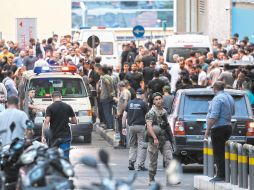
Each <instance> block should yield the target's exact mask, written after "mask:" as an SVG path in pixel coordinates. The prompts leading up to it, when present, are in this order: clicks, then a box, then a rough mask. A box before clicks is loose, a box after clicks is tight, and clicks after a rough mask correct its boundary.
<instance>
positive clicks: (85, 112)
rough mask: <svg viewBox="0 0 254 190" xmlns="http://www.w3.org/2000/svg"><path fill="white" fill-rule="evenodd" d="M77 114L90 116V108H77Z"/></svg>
mask: <svg viewBox="0 0 254 190" xmlns="http://www.w3.org/2000/svg"><path fill="white" fill-rule="evenodd" d="M78 116H79V117H80V116H92V110H79V111H78Z"/></svg>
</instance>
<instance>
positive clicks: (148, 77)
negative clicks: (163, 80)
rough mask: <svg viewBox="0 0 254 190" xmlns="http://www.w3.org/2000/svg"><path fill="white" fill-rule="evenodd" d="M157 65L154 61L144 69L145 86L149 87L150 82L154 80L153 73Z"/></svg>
mask: <svg viewBox="0 0 254 190" xmlns="http://www.w3.org/2000/svg"><path fill="white" fill-rule="evenodd" d="M155 65H156V63H155V61H152V62H151V63H150V66H149V67H145V68H143V77H144V81H145V85H147V84H148V82H149V81H150V80H152V79H153V72H154V70H155Z"/></svg>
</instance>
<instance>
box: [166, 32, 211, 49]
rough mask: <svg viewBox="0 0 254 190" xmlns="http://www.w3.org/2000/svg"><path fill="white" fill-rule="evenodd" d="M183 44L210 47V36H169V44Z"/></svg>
mask: <svg viewBox="0 0 254 190" xmlns="http://www.w3.org/2000/svg"><path fill="white" fill-rule="evenodd" d="M183 45H192V46H193V47H209V46H210V40H209V36H207V35H200V34H177V35H170V36H168V38H167V46H169V47H180V46H183Z"/></svg>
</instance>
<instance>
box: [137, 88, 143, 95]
mask: <svg viewBox="0 0 254 190" xmlns="http://www.w3.org/2000/svg"><path fill="white" fill-rule="evenodd" d="M136 94H139V95H141V94H144V91H143V89H142V88H139V89H137V91H136Z"/></svg>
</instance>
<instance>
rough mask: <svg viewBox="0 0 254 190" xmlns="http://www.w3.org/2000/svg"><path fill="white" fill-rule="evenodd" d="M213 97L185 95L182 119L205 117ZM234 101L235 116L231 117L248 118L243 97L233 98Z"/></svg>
mask: <svg viewBox="0 0 254 190" xmlns="http://www.w3.org/2000/svg"><path fill="white" fill-rule="evenodd" d="M213 97H214V96H213V95H202V96H201V95H187V96H185V99H184V109H183V111H184V117H201V118H204V117H206V114H207V112H208V106H209V103H210V102H211V101H212V99H213ZM233 98H234V100H235V115H234V116H233V117H248V110H247V106H246V101H245V98H244V96H233Z"/></svg>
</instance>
